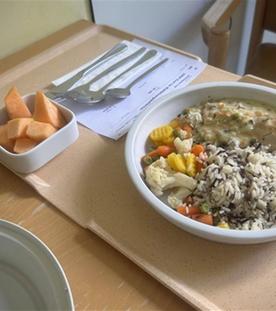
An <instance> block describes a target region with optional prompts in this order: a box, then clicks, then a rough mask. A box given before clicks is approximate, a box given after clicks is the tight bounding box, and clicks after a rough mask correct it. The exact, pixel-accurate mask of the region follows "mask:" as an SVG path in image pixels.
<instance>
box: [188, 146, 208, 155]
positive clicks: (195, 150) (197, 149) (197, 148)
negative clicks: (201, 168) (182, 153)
mask: <svg viewBox="0 0 276 311" xmlns="http://www.w3.org/2000/svg"><path fill="white" fill-rule="evenodd" d="M204 151H205V148H204V146H203V145H200V144H197V145H193V147H192V151H191V152H192V153H193V154H194V155H196V156H199V155H200V154H201V153H202V152H204Z"/></svg>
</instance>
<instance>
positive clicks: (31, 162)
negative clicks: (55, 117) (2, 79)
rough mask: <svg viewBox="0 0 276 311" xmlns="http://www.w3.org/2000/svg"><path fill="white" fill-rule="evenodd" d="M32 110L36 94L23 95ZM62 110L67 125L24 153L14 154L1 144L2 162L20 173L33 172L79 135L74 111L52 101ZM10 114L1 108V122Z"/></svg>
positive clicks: (0, 156)
mask: <svg viewBox="0 0 276 311" xmlns="http://www.w3.org/2000/svg"><path fill="white" fill-rule="evenodd" d="M23 99H24V101H25V103H26V104H27V106H28V107H29V109H30V111H31V112H33V110H34V101H35V94H30V95H26V96H24V97H23ZM52 102H53V103H54V104H55V105H56V106H58V108H59V109H60V111H61V112H62V114H63V116H64V118H65V120H66V125H65V126H64V127H62V128H61V129H59V130H58V131H57V132H56V133H54V134H53V135H52V136H50V137H49V138H47V139H46V140H44V141H43V142H41V143H40V144H38V145H37V146H35V147H34V148H33V149H31V150H29V151H27V152H24V153H22V154H14V153H11V152H9V151H7V150H6V149H4V148H3V147H1V146H0V162H1V163H2V164H3V165H5V166H6V167H7V168H9V169H11V170H13V171H15V172H18V173H23V174H27V173H31V172H34V171H36V170H37V169H39V168H40V167H42V166H43V165H44V164H46V163H47V162H49V161H50V160H51V159H53V158H54V157H55V156H57V155H58V154H59V153H61V152H62V151H63V150H64V149H66V148H67V147H68V146H69V145H71V144H72V143H73V142H74V141H75V140H76V139H77V138H78V136H79V131H78V127H77V121H76V117H75V115H74V113H73V112H72V111H71V110H69V109H68V108H66V107H64V106H61V105H59V104H58V103H56V102H54V101H52ZM7 120H8V116H7V113H6V110H5V108H2V109H1V110H0V124H4V123H6V121H7Z"/></svg>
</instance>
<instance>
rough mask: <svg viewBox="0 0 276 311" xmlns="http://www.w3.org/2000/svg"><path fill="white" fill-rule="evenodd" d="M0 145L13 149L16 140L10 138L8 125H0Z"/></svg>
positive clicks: (9, 149)
mask: <svg viewBox="0 0 276 311" xmlns="http://www.w3.org/2000/svg"><path fill="white" fill-rule="evenodd" d="M0 146H2V147H4V148H5V149H7V150H8V151H13V146H14V141H13V140H12V139H9V138H8V125H7V124H4V125H0Z"/></svg>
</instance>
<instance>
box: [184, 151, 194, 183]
mask: <svg viewBox="0 0 276 311" xmlns="http://www.w3.org/2000/svg"><path fill="white" fill-rule="evenodd" d="M184 158H185V163H186V174H187V175H189V176H191V177H194V176H195V175H196V156H195V155H194V154H192V153H188V154H185V155H184Z"/></svg>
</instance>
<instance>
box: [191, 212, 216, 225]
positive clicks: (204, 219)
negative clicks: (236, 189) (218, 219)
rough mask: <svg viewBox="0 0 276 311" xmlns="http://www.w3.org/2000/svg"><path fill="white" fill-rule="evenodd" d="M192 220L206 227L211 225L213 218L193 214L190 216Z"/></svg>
mask: <svg viewBox="0 0 276 311" xmlns="http://www.w3.org/2000/svg"><path fill="white" fill-rule="evenodd" d="M192 219H194V220H197V221H199V222H203V223H204V224H207V225H211V226H212V225H213V216H212V215H211V214H195V215H192Z"/></svg>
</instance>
